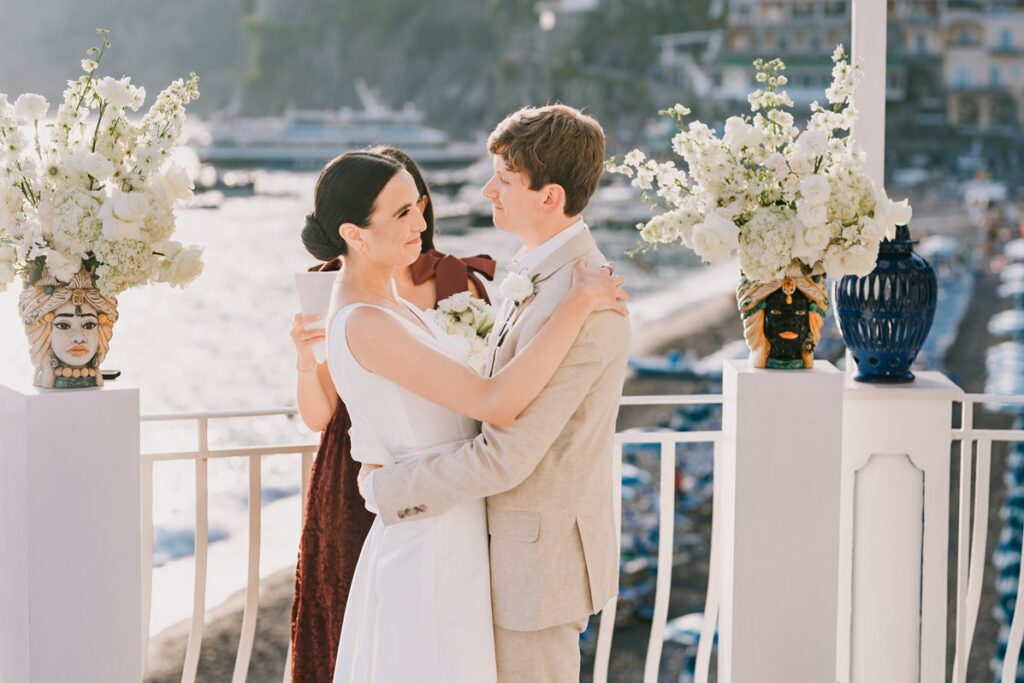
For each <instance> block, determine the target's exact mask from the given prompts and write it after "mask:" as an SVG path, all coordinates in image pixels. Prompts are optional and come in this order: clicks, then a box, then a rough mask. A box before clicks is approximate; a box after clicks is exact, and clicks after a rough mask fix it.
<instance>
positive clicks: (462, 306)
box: [445, 292, 473, 313]
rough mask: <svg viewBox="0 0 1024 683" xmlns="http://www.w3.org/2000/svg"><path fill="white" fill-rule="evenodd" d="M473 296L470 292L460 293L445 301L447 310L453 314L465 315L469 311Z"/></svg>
mask: <svg viewBox="0 0 1024 683" xmlns="http://www.w3.org/2000/svg"><path fill="white" fill-rule="evenodd" d="M471 298H473V295H472V294H470V293H469V292H458V293H456V294H452V295H451V296H450V297H448V298H447V299H445V302H447V309H446V310H449V311H451V312H452V313H465V312H466V311H467V310H468V309H469V300H470V299H471Z"/></svg>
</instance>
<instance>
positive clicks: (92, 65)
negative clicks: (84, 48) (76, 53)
mask: <svg viewBox="0 0 1024 683" xmlns="http://www.w3.org/2000/svg"><path fill="white" fill-rule="evenodd" d="M98 68H99V64H97V63H96V61H95V60H93V59H83V60H82V71H84V72H85V73H87V74H91V73H92V72H93V71H95V70H96V69H98Z"/></svg>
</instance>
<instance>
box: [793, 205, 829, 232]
mask: <svg viewBox="0 0 1024 683" xmlns="http://www.w3.org/2000/svg"><path fill="white" fill-rule="evenodd" d="M796 217H797V218H798V219H800V222H801V223H803V224H804V225H805V226H807V227H809V228H812V227H814V226H816V225H822V224H824V223H825V221H826V220H827V219H828V209H827V208H826V207H825V205H824V204H816V203H810V202H807V201H804V200H802V199H801V200H800V201H798V202H797V203H796Z"/></svg>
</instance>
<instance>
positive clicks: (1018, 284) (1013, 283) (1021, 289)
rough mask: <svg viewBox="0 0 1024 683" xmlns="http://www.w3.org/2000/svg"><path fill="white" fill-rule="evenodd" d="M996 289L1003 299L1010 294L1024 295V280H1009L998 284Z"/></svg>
mask: <svg viewBox="0 0 1024 683" xmlns="http://www.w3.org/2000/svg"><path fill="white" fill-rule="evenodd" d="M996 291H997V292H998V293H999V296H1001V297H1003V298H1004V299H1006V298H1009V297H1012V296H1022V295H1024V280H1009V281H1007V282H1004V283H1003V284H1001V285H999V289H998V290H996Z"/></svg>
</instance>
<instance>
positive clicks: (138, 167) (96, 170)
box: [0, 29, 202, 297]
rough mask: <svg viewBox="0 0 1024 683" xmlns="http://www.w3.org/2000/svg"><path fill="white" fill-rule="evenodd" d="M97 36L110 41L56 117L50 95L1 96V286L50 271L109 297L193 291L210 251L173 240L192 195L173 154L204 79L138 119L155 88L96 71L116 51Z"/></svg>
mask: <svg viewBox="0 0 1024 683" xmlns="http://www.w3.org/2000/svg"><path fill="white" fill-rule="evenodd" d="M97 33H99V34H100V37H101V38H102V45H101V46H100V47H93V48H90V49H89V51H88V55H89V58H88V59H84V60H82V70H83V71H84V72H85V73H84V74H83V75H81V76H79V77H78V78H77V79H76V80H72V81H68V87H67V89H66V90H65V91H64V96H63V102H62V103H61V104H60V106H59V107H58V108H57V116H56V118H55V119H53V120H46V118H45V117H46V114H47V112H48V111H49V108H50V105H49V103H48V102H47V101H46V99H45V98H44V97H42V96H41V95H36V94H33V93H25V94H23V95H20V96H19V97H18V98H17V99H16V100H15V101H14V103H13V104H12V103H11V102H9V100H8V96H7V95H6V94H5V93H0V291H3V290H4V289H5V288H6V286H7V285H8V284H10V283H11V282H12V281H13V280H14V278H15V277H16V276H17V275H21V276H22V277H23V278H24V279H25V281H26V282H27V283H29V284H33V283H35V282H37V281H38V280H39V279H40V277H42V274H43V269H44V268H45V269H46V270H48V271H49V272H50V273H51V274H53V275H54V277H56V278H57V279H58V280H60V281H62V282H67V281H69V280H70V279H71V278H72V277H73V276H74V274H75V273H76V272H78V271H79V270H80V269H83V268H84V269H85V270H87V271H88V272H90V273H91V274H92V275H93V277H94V278H95V280H96V285H97V287H98V289H99V290H100V291H101V292H102V293H103V294H104V295H106V296H110V297H116V296H117V295H118V294H120V293H121V292H123V291H124V290H126V289H128V288H130V287H135V286H139V285H143V284H147V283H149V282H166V283H168V284H170V285H172V286H179V287H183V286H185V285H187V284H188V283H190V282H191V281H192V280H194V279H195V278H196V277H197V276H198V275H199V273H200V272H201V271H202V260H201V253H202V249H201V248H200V247H196V246H187V247H185V246H182V245H181V244H179V243H177V242H170V241H169V238H170V237H171V235H172V234H173V233H174V228H175V214H174V209H175V207H176V206H177V205H179V204H181V203H182V202H185V201H187V200H189V199H190V198H191V197H192V182H191V180H189V178H188V175H187V173H186V172H185V171H184V169H182V168H181V167H180V166H178V165H177V164H175V163H174V162H173V161H171V159H170V157H171V152H172V151H173V150H174V148H175V147H176V146H177V144H178V141H179V139H180V137H181V129H182V124H183V123H184V121H185V107H186V105H188V104H189V102H191V101H192V100H194V99H195V98H197V97H198V96H199V77H198V76H196V75H195V74H194V73H193V74H190V76H189V78H188V80H182V79H179V80H176V81H174V82H173V83H171V84H170V85H169V86H168V87H167V88H166V89H165V90H164V91H163V92H161V93H160V94H159V95H158V96H157V98H156V101H155V102H154V104H153V105H152V106H151V107H150V108H149V111H148V112H146V114H145V115H144V116H142V118H141V119H134V117H132V115H131V114H130V113H129V112H137V111H139V109H140V108H141V107H142V105H143V103H144V101H145V98H146V92H145V89H143V88H141V87H137V86H135V85H132V83H131V79H130V78H129V77H127V76H125V77H122V78H120V79H114V78H111V77H109V76H106V77H102V78H101V77H100V76H99V75H98V74H97V71H98V69H99V66H100V63H101V61H102V59H103V55H104V53H105V52H106V51H107V49H108V48H109V47H110V42H109V41H108V40H107V38H106V31H104V30H103V29H97Z"/></svg>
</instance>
